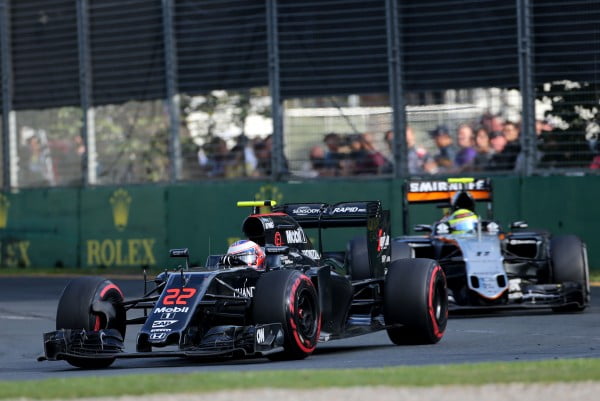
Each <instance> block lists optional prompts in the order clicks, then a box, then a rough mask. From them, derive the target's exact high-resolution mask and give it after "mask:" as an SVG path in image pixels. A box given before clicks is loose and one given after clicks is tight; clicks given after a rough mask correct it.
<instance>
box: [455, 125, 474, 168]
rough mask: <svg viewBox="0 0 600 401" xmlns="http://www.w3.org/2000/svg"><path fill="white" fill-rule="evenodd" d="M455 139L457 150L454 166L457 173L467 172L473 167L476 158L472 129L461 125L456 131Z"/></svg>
mask: <svg viewBox="0 0 600 401" xmlns="http://www.w3.org/2000/svg"><path fill="white" fill-rule="evenodd" d="M456 139H457V142H458V147H459V150H458V153H456V158H455V159H454V165H455V166H456V167H457V170H459V171H464V170H468V169H470V168H472V167H473V164H474V162H475V157H476V156H477V151H476V150H475V147H474V146H473V145H474V144H475V138H474V135H473V129H472V128H471V127H470V126H469V125H467V124H461V125H460V126H459V127H458V129H457V130H456Z"/></svg>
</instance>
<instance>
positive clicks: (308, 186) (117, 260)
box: [0, 176, 600, 269]
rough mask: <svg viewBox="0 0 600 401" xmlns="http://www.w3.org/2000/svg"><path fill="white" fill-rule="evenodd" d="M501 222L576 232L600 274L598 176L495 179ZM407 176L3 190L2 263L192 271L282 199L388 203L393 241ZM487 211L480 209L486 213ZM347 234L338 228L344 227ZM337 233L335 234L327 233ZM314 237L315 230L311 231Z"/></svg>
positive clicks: (422, 211)
mask: <svg viewBox="0 0 600 401" xmlns="http://www.w3.org/2000/svg"><path fill="white" fill-rule="evenodd" d="M492 182H493V188H494V195H493V196H494V204H493V209H494V216H495V219H496V220H497V221H498V222H499V223H500V224H501V225H503V226H504V227H508V225H509V224H510V222H512V221H516V220H526V221H527V222H528V223H529V224H530V227H532V228H545V229H548V230H549V231H550V232H552V233H555V234H562V233H574V234H577V235H579V236H581V237H582V239H583V240H584V241H585V242H586V243H587V246H588V253H589V259H590V264H591V266H592V267H596V268H600V237H599V236H597V235H596V234H595V232H596V227H597V226H598V225H599V224H600V208H598V201H597V199H600V177H598V176H583V177H563V176H560V177H524V178H520V177H495V178H493V180H492ZM402 184H403V182H402V181H401V180H385V179H380V180H345V181H341V180H330V181H307V182H293V181H292V182H267V181H254V180H246V181H229V182H225V181H219V182H216V181H215V182H198V183H181V184H175V185H141V186H123V187H94V188H85V189H83V188H79V189H75V188H55V189H29V190H21V191H16V192H5V193H0V245H1V248H0V249H1V254H0V257H1V260H0V266H3V267H7V266H11V267H14V266H20V267H53V266H66V267H82V268H87V267H118V268H126V269H128V268H132V269H136V268H137V269H139V268H141V267H151V268H156V269H158V268H160V269H163V268H165V267H175V266H177V265H178V264H181V263H182V261H181V260H169V258H168V250H169V249H170V248H189V250H190V255H191V258H190V262H191V264H192V265H203V264H204V262H205V260H206V257H207V256H208V255H209V254H220V253H224V252H225V251H226V249H227V246H228V245H229V244H230V243H232V242H233V241H235V240H237V239H240V238H242V231H241V226H242V222H243V220H244V217H245V216H247V215H248V214H249V213H250V212H251V210H250V209H248V208H238V207H236V202H237V201H238V200H262V199H273V200H276V201H277V202H279V203H292V202H326V203H335V202H341V201H353V200H380V201H381V202H382V203H383V206H384V207H385V208H388V209H390V210H391V222H392V235H393V236H397V235H401V234H402V227H403V221H402V198H403V195H402ZM479 210H481V208H480V209H479ZM442 213H443V211H442V210H441V209H439V208H438V207H436V206H435V205H431V204H428V205H418V206H416V207H411V209H410V218H409V223H410V225H414V224H418V223H426V224H427V223H431V222H433V221H434V220H436V219H439V218H440V217H441V216H442ZM338 232H339V231H338ZM338 232H336V233H335V234H332V235H329V236H328V235H324V238H325V241H324V243H325V245H326V249H332V248H333V249H337V250H343V249H344V246H345V243H346V241H347V240H348V239H349V236H350V237H351V236H353V235H358V234H360V232H359V230H358V231H348V232H347V233H344V234H345V235H338V234H337V233H338ZM327 234H329V233H327ZM308 235H309V237H311V239H312V240H313V241H314V240H315V239H316V238H315V237H316V233H314V232H308Z"/></svg>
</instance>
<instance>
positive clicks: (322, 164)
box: [198, 114, 600, 178]
mask: <svg viewBox="0 0 600 401" xmlns="http://www.w3.org/2000/svg"><path fill="white" fill-rule="evenodd" d="M552 130H553V127H552V126H551V125H550V124H549V123H548V122H547V121H538V122H537V124H536V136H537V141H538V152H537V157H538V160H537V162H538V165H541V164H540V163H541V162H542V161H543V160H544V151H545V150H546V149H549V146H548V143H549V141H548V136H547V135H546V134H547V133H548V132H551V131H552ZM428 137H429V139H430V140H431V142H428V143H426V144H425V143H418V139H417V136H416V135H415V132H414V130H413V128H412V127H411V126H408V127H407V129H406V148H407V157H408V160H407V164H408V172H409V174H411V175H432V174H461V173H464V172H500V171H504V172H511V171H519V170H520V169H521V168H522V167H523V166H522V164H523V162H524V158H523V155H522V152H521V140H520V126H519V123H517V122H514V121H507V120H504V119H503V118H501V117H500V116H498V115H490V114H486V115H483V116H482V117H481V119H480V120H479V121H477V122H476V123H475V124H473V123H461V124H458V125H457V126H456V128H455V129H450V128H449V127H448V126H446V125H439V126H437V127H436V128H435V129H433V130H431V131H429V132H428ZM379 139H380V140H379V141H376V140H375V134H373V133H371V132H363V133H353V134H340V133H336V132H329V133H327V134H325V135H324V136H323V139H322V142H321V143H316V144H314V145H312V146H311V147H310V148H309V150H308V154H307V155H306V156H307V157H306V158H305V159H303V162H301V164H302V166H301V167H300V168H296V169H295V170H294V171H293V172H292V173H293V174H297V175H300V176H302V177H345V176H365V175H380V174H392V173H393V171H394V160H395V159H394V157H393V151H394V144H393V142H394V133H393V131H391V130H388V131H386V132H384V133H383V136H382V137H381V138H379ZM421 139H425V138H421ZM425 145H429V146H428V147H429V150H427V147H426V146H425ZM542 145H544V146H542ZM272 149H273V141H272V137H271V136H270V135H269V136H267V137H265V138H253V139H249V138H247V137H245V136H243V135H241V136H239V137H238V138H237V139H236V141H235V144H234V145H233V146H232V147H231V148H229V147H228V146H227V142H226V141H225V140H224V139H222V138H219V137H214V138H212V139H211V140H210V141H209V142H208V143H206V144H205V145H204V146H202V147H201V148H200V149H199V151H198V164H199V166H200V168H201V170H202V175H203V176H205V177H209V178H239V177H269V176H270V175H271V171H272V169H271V163H272V158H271V155H272ZM283 163H284V172H287V171H288V165H287V161H286V160H285V157H284V160H283ZM295 166H296V167H297V165H295ZM598 167H600V158H598V159H595V160H594V163H592V165H591V166H590V168H598Z"/></svg>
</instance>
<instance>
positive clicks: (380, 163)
mask: <svg viewBox="0 0 600 401" xmlns="http://www.w3.org/2000/svg"><path fill="white" fill-rule="evenodd" d="M360 140H361V144H362V148H363V150H364V151H365V153H366V154H367V168H366V172H367V173H369V174H381V173H383V172H385V171H391V162H390V161H389V160H388V159H386V157H385V156H384V155H383V153H381V152H380V151H379V150H377V149H376V148H375V144H374V139H373V134H371V133H370V132H365V133H363V134H361V135H360Z"/></svg>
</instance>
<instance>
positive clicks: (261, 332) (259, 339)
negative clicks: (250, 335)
mask: <svg viewBox="0 0 600 401" xmlns="http://www.w3.org/2000/svg"><path fill="white" fill-rule="evenodd" d="M256 343H257V344H264V343H265V328H264V327H261V328H259V329H257V330H256Z"/></svg>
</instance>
